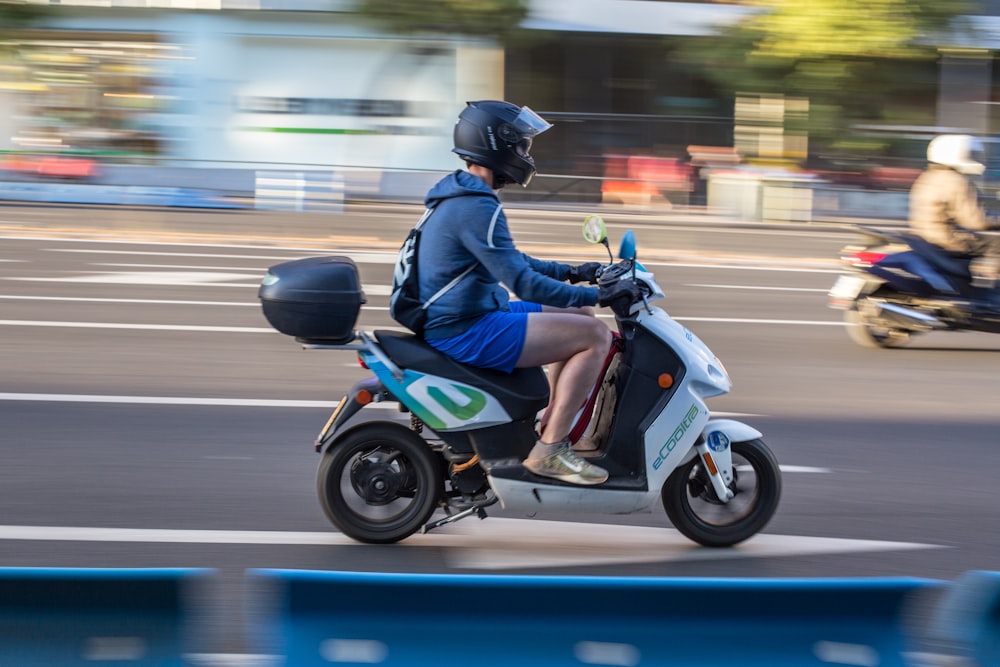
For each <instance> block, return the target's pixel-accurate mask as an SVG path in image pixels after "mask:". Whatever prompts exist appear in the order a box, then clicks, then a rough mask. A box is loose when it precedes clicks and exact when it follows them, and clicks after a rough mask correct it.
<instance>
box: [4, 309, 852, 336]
mask: <svg viewBox="0 0 1000 667" xmlns="http://www.w3.org/2000/svg"><path fill="white" fill-rule="evenodd" d="M366 309H367V310H387V307H385V306H381V307H380V306H372V307H371V308H368V307H366ZM598 317H600V318H602V319H612V318H613V317H614V316H613V315H598ZM674 319H675V320H677V321H678V322H724V323H730V324H779V325H803V326H821V327H825V326H832V327H843V326H847V325H846V323H844V322H817V321H811V320H764V319H745V318H738V317H675V318H674ZM0 326H10V327H63V328H70V329H72V328H78V329H137V330H159V331H209V332H213V331H214V332H224V333H278V331H276V330H275V329H271V328H268V327H222V326H199V325H193V324H126V323H120V322H119V323H111V322H57V321H48V320H0ZM378 328H379V329H388V330H392V331H404V332H405V331H408V329H404V328H402V327H393V326H384V327H381V326H380V327H378Z"/></svg>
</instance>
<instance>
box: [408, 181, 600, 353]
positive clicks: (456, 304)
mask: <svg viewBox="0 0 1000 667" xmlns="http://www.w3.org/2000/svg"><path fill="white" fill-rule="evenodd" d="M425 204H426V205H427V206H428V207H430V208H433V209H434V212H433V213H432V214H431V215H430V217H429V218H428V219H427V221H426V222H424V225H423V227H421V230H422V233H421V237H420V251H419V253H418V257H417V262H418V266H419V268H418V275H419V277H420V300H421V301H423V302H424V303H426V302H427V300H428V299H430V298H431V297H432V296H433V295H434V294H435V293H436V292H437V291H438V290H440V289H441V288H442V287H444V286H445V285H447V284H448V283H449V282H451V281H452V280H453V279H454V278H455V277H456V276H458V275H459V274H461V273H462V272H463V271H465V270H466V269H467V268H468V267H469V266H471V265H473V264H477V265H476V267H475V268H474V269H473V270H472V272H471V273H469V274H468V275H466V276H465V277H464V278H462V279H461V281H459V282H458V284H457V285H455V286H454V287H452V288H451V289H450V290H449V291H448V292H446V293H445V294H444V295H443V296H441V297H440V298H439V299H438V300H437V301H435V302H434V303H432V304H431V305H430V306H429V307H428V308H427V325H426V327H425V329H424V337H425V338H449V337H451V336H457V335H458V334H460V333H463V332H464V331H466V330H467V329H468V328H469V327H471V326H472V325H473V324H475V322H476V320H478V319H479V318H480V317H482V316H483V315H485V314H486V313H490V312H493V311H495V310H506V309H507V303H508V300H509V295H508V290H507V289H505V288H504V285H506V286H507V287H508V288H509V289H510V291H511V292H513V293H514V294H515V295H517V297H518V298H520V299H522V300H524V301H534V302H535V303H541V304H544V305H549V306H558V307H564V308H565V307H571V306H593V305H595V304H596V303H597V288H595V287H588V286H582V285H570V284H568V283H565V282H563V281H564V280H565V279H566V276H567V274H568V272H569V270H570V265H569V264H562V263H560V262H548V261H543V260H539V259H535V258H534V257H531V256H529V255H526V254H524V253H522V252H521V251H519V250H518V249H517V248H515V247H514V241H513V239H512V238H511V235H510V230H509V228H508V227H507V216H506V215H504V212H503V207H502V206H501V204H500V199H499V198H498V197H497V195H496V193H494V192H493V190H491V189H490V187H489V186H488V185H487V184H486V183H485V182H484V181H483V180H482V179H481V178H479V177H478V176H474V175H473V174H470V173H469V172H467V171H462V170H458V171H455V172H453V173H451V174H449V175H447V176H445V177H444V178H442V179H441V180H440V181H438V183H437V184H436V185H435V186H434V187H432V188H431V190H430V192H428V193H427V198H426V200H425ZM501 283H503V285H501Z"/></svg>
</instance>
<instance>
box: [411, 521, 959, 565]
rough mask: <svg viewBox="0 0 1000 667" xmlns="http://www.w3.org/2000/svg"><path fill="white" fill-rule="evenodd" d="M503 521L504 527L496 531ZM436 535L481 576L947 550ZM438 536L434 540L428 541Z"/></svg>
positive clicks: (872, 543)
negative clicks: (512, 571) (720, 546)
mask: <svg viewBox="0 0 1000 667" xmlns="http://www.w3.org/2000/svg"><path fill="white" fill-rule="evenodd" d="M501 522H502V523H503V525H499V526H498V525H497V524H498V523H501ZM438 530H440V531H442V533H444V532H447V533H449V537H451V538H452V540H450V541H449V543H448V544H447V545H444V546H447V547H448V551H447V552H446V558H447V559H448V561H449V563H450V565H451V566H452V567H463V568H470V569H482V570H504V569H514V568H528V567H569V566H581V567H582V566H588V565H612V564H617V563H621V564H627V563H643V562H645V563H656V562H676V561H699V560H725V559H733V558H759V557H777V556H805V555H814V554H816V555H818V554H841V553H860V552H877V551H909V550H917V549H938V548H945V547H943V546H942V545H935V544H923V543H915V542H890V541H885V540H853V539H842V538H827V537H805V536H792V535H769V534H764V535H757V536H755V537H753V538H751V539H749V540H747V541H746V542H744V543H742V544H739V545H737V546H735V547H731V548H729V549H707V548H702V547H698V546H696V545H694V544H693V543H692V542H691V541H690V540H688V539H687V538H686V537H683V536H682V535H681V534H680V533H678V532H677V531H675V530H674V529H672V528H658V527H650V526H615V525H610V524H592V523H569V522H557V521H533V520H525V519H501V518H495V517H494V518H490V519H489V520H487V521H477V522H475V523H471V524H465V525H463V524H460V523H455V524H451V525H447V526H442V527H441V528H439V529H438ZM452 533H454V534H452ZM433 536H434V533H430V534H429V535H427V536H426V537H433ZM407 542H409V540H407ZM428 546H437V545H436V544H435V545H428Z"/></svg>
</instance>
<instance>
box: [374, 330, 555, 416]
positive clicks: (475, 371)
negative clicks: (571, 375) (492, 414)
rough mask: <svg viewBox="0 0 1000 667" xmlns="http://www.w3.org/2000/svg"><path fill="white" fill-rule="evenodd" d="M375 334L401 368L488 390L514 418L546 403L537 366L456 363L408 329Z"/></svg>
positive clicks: (546, 394) (544, 384) (544, 381)
mask: <svg viewBox="0 0 1000 667" xmlns="http://www.w3.org/2000/svg"><path fill="white" fill-rule="evenodd" d="M374 333H375V338H376V339H377V340H378V342H379V345H381V346H382V349H383V350H385V353H386V354H387V355H388V356H389V358H390V359H391V360H392V361H393V362H394V363H395V364H396V365H397V366H400V367H401V368H405V369H410V370H414V371H419V372H421V373H429V374H432V375H438V376H441V377H446V378H448V379H450V380H455V381H457V382H463V383H465V384H468V385H471V386H473V387H476V388H478V389H482V390H483V391H486V392H488V393H489V394H491V395H492V396H493V397H495V398H496V399H497V400H498V401H500V404H501V405H502V406H503V407H504V409H505V410H506V411H507V414H509V415H510V416H511V419H513V420H515V421H518V420H522V419H527V418H533V417H534V416H535V415H536V414H537V413H538V411H539V410H541V409H542V408H544V407H545V406H546V405H548V403H549V382H548V379H547V378H546V377H545V372H544V371H543V370H542V369H541V368H515V369H514V371H513V372H512V373H510V374H507V373H504V372H502V371H497V370H491V369H487V368H474V367H472V366H466V365H465V364H460V363H458V362H457V361H455V360H454V359H452V358H451V357H449V356H448V355H446V354H444V353H443V352H439V351H438V350H435V349H434V348H433V347H431V346H430V345H428V344H427V343H426V342H425V341H424V340H423V339H422V338H419V337H418V336H415V335H413V334H411V333H403V332H400V331H391V330H388V329H379V330H376V331H375V332H374Z"/></svg>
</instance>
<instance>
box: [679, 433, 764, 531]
mask: <svg viewBox="0 0 1000 667" xmlns="http://www.w3.org/2000/svg"><path fill="white" fill-rule="evenodd" d="M731 447H732V455H733V482H732V484H730V485H729V488H730V489H732V490H733V492H734V494H735V495H734V496H733V497H732V498H731V499H730V500H729V501H727V502H723V501H721V500H719V497H718V495H716V493H715V489H714V487H713V486H712V482H711V480H710V479H709V477H708V473H707V472H706V470H705V468H704V465H703V464H702V462H701V457H700V456H695V457H694V458H693V459H691V460H690V461H688V462H687V463H685V464H684V465H682V466H680V467H679V468H677V469H676V470H674V471H673V472H672V473H670V477H668V478H667V481H666V482H664V484H663V489H662V490H661V493H660V495H661V498H662V500H663V509H665V510H666V512H667V517H669V518H670V521H671V522H672V523H673V524H674V527H675V528H677V530H679V531H680V532H681V533H682V534H683V535H684V536H685V537H687V538H689V539H691V540H693V541H695V542H697V543H698V544H701V545H704V546H706V547H729V546H732V545H734V544H738V543H740V542H742V541H744V540H746V539H748V538H750V537H752V536H753V535H756V534H757V533H758V532H759V531H761V530H762V529H763V528H764V526H765V525H767V522H768V521H770V520H771V517H773V516H774V513H775V511H777V509H778V501H779V500H780V498H781V471H780V469H779V468H778V461H777V460H776V459H775V458H774V455H773V454H772V453H771V450H769V449H768V448H767V445H765V444H764V441H763V440H760V439H757V440H746V441H743V442H734V443H732V445H731Z"/></svg>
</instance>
